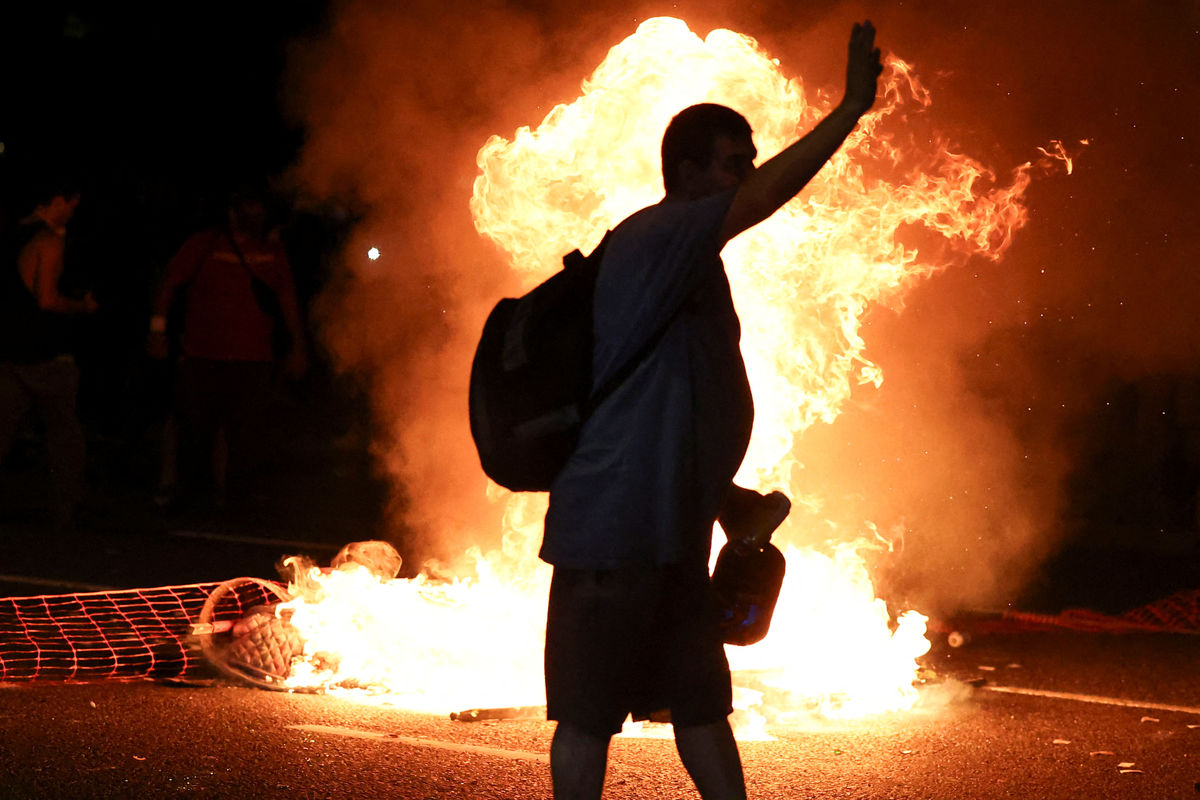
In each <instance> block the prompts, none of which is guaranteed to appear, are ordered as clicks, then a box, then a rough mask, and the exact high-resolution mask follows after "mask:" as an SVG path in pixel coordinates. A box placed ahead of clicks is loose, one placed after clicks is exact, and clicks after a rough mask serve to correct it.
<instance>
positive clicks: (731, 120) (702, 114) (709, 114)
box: [662, 103, 752, 194]
mask: <svg viewBox="0 0 1200 800" xmlns="http://www.w3.org/2000/svg"><path fill="white" fill-rule="evenodd" d="M751 133H752V131H751V129H750V123H749V122H747V121H746V118H745V117H743V116H742V115H741V114H739V113H738V112H736V111H734V110H733V109H732V108H729V107H728V106H722V105H717V104H716V103H699V104H697V105H694V106H688V107H687V108H685V109H684V110H683V111H680V112H679V113H678V114H676V115H675V117H674V119H672V120H671V124H670V125H668V126H667V132H666V133H664V134H663V140H662V173H663V186H664V187H665V188H666V190H667V194H670V193H671V192H673V191H675V190H676V189H677V188H679V166H680V165H681V164H682V163H683V162H684V161H691V162H692V163H694V164H696V165H697V166H700V167H706V166H708V164H709V162H710V161H712V156H713V144H714V143H715V142H716V140H717V137H719V136H728V137H730V138H731V139H740V138H741V137H743V136H746V137H749V136H750V135H751Z"/></svg>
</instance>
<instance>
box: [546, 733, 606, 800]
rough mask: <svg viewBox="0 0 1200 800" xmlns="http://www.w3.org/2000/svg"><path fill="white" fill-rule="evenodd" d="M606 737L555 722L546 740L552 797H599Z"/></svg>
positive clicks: (570, 799)
mask: <svg viewBox="0 0 1200 800" xmlns="http://www.w3.org/2000/svg"><path fill="white" fill-rule="evenodd" d="M608 742H609V737H603V736H596V735H595V734H592V733H588V732H587V731H584V730H581V729H579V728H577V727H575V726H574V725H571V724H570V723H567V722H560V723H558V727H557V728H555V729H554V739H553V740H551V742H550V776H551V779H552V780H553V782H554V800H600V793H601V791H603V789H604V771H605V769H606V768H607V767H608Z"/></svg>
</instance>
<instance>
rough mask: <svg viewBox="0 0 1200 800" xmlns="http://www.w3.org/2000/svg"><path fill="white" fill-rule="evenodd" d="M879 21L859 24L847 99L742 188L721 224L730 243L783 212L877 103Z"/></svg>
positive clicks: (880, 68) (848, 65) (849, 65)
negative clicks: (876, 32)
mask: <svg viewBox="0 0 1200 800" xmlns="http://www.w3.org/2000/svg"><path fill="white" fill-rule="evenodd" d="M882 71H883V66H882V65H881V64H880V61H879V49H878V48H877V47H875V26H874V25H872V24H871V22H870V21H869V20H868V21H867V22H864V23H862V24H861V25H859V24H857V23H855V25H854V29H853V31H851V33H850V52H849V56H848V58H847V62H846V93H845V95H843V97H842V102H841V103H839V104H838V106H837V107H836V108H835V109H834V110H833V111H831V112H830V113H829V115H828V116H827V117H825V119H823V120H821V122H820V123H819V124H818V125H817V126H816V127H815V128H813V129H812V130H811V131H809V132H808V134H807V135H805V136H804V137H803V138H801V139H800V140H798V141H796V142H794V143H792V144H791V145H789V146H788V147H787V148H786V149H784V150H783V151H782V152H781V153H779V154H778V155H776V156H775V157H774V158H771V159H770V160H768V161H767V162H766V163H764V164H763V165H762V166H760V167H758V168H757V169H755V170H754V171H753V172H752V173H751V174H750V175H749V176H747V178H746V180H745V181H744V182H743V183H742V184H741V186H740V187H739V188H738V190H737V193H736V194H735V195H734V197H733V203H732V204H731V205H730V207H729V212H728V213H727V214H726V215H725V222H724V224H723V225H722V228H721V241H722V242H727V241H729V240H730V239H732V238H733V237H734V236H737V235H738V234H739V233H741V232H742V231H744V230H746V229H747V228H752V227H754V226H755V225H757V224H758V223H760V222H762V221H763V220H764V219H766V218H767V217H769V216H771V215H772V214H774V213H775V212H776V211H778V210H779V209H780V208H781V207H782V206H783V205H784V204H785V203H787V202H788V201H789V200H791V199H792V198H793V197H795V196H796V195H797V194H798V193H799V192H800V190H801V189H803V188H804V187H805V186H806V185H807V184H808V182H809V181H810V180H812V178H813V176H814V175H816V174H817V172H818V171H819V170H820V169H821V167H822V166H824V165H825V162H826V161H828V160H829V158H830V157H831V156H832V155H833V154H834V153H835V152H837V149H838V148H839V147H841V145H842V142H844V141H845V140H846V137H847V136H849V135H850V132H851V131H852V130H854V126H855V125H857V124H858V120H859V117H861V116H862V115H863V114H865V113H866V112H867V110H868V109H870V108H871V106H872V105H873V104H874V103H875V93H876V88H877V81H878V78H879V73H880V72H882Z"/></svg>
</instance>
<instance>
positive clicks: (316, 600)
mask: <svg viewBox="0 0 1200 800" xmlns="http://www.w3.org/2000/svg"><path fill="white" fill-rule="evenodd" d="M881 80H882V86H881V91H880V98H879V101H878V102H877V104H876V106H875V108H874V109H873V110H872V111H871V112H870V113H869V114H868V115H867V116H866V117H864V118H863V120H862V122H861V123H860V125H859V127H858V129H857V130H856V131H855V132H854V133H853V134H852V135H851V136H850V138H849V139H848V140H847V142H846V143H845V145H844V146H843V148H842V149H841V150H840V151H839V152H838V154H837V155H836V156H834V158H833V159H832V161H831V162H830V163H829V164H827V165H826V166H825V168H824V169H823V170H822V171H821V172H820V173H819V174H818V175H817V177H816V178H815V179H814V180H813V182H812V184H811V185H810V186H809V187H808V189H807V190H806V191H805V192H804V193H802V195H801V196H800V197H799V198H798V199H796V200H793V201H792V202H791V203H790V204H788V205H787V206H786V207H785V208H783V209H782V210H781V211H780V212H778V213H777V214H775V215H774V216H773V217H772V218H771V219H769V220H767V221H766V222H764V223H762V224H761V225H759V226H758V227H756V228H754V229H752V230H751V231H748V232H747V233H745V234H743V235H742V236H740V237H738V238H737V239H735V240H734V241H732V242H730V243H729V245H728V246H727V247H726V248H725V251H724V259H725V263H726V266H727V270H728V273H729V277H730V282H731V284H732V288H733V294H734V300H735V303H736V305H737V308H738V311H739V314H740V316H741V319H742V324H743V348H742V349H743V352H744V354H745V358H746V363H747V368H748V371H749V374H750V380H751V384H752V386H753V390H754V398H755V404H756V421H755V428H754V436H753V440H752V442H751V445H750V450H749V453H748V454H747V457H746V460H745V463H744V465H743V468H742V471H741V473H740V475H739V482H740V483H742V484H744V485H748V486H752V487H758V488H761V489H763V490H769V489H774V488H780V489H783V490H784V491H785V492H787V494H789V496H791V497H792V499H793V502H794V504H795V507H796V511H794V512H793V515H792V518H791V519H790V520H789V522H788V523H785V525H784V527H783V528H781V529H780V531H779V532H778V533H777V534H776V542H777V543H779V544H780V547H781V549H782V550H783V551H784V553H785V555H786V557H787V562H788V572H787V578H786V581H785V583H784V587H783V590H782V593H781V596H780V599H779V605H778V607H777V610H776V613H775V617H774V623H773V628H772V631H771V633H770V635H769V636H768V637H767V639H766V640H765V641H763V642H762V643H760V644H757V645H754V646H752V647H749V648H730V653H729V655H730V660H731V664H732V666H733V669H734V671H735V683H736V684H738V686H739V691H738V692H737V695H738V699H739V701H740V702H741V704H742V705H745V706H747V708H746V710H745V711H744V712H743V713H742V714H741V715H740V717H741V719H740V722H741V723H742V727H741V728H740V731H739V734H740V735H741V736H743V737H748V736H752V735H755V731H758V733H759V734H761V733H762V730H763V728H762V724H763V723H766V724H767V725H770V724H776V725H780V724H786V722H787V721H788V719H789V718H791V717H792V716H794V715H795V714H798V713H812V712H819V713H822V714H825V715H831V716H844V715H852V716H858V715H864V714H871V713H878V712H884V711H895V710H903V709H907V708H910V707H912V706H913V704H914V703H915V702H916V701H917V699H918V692H917V690H916V689H915V688H914V681H915V678H916V673H917V664H916V659H917V658H918V657H919V656H920V655H922V654H923V653H924V652H925V651H926V650H927V649H928V646H929V643H928V641H927V640H926V639H925V636H924V633H925V618H924V617H923V616H921V615H920V614H918V613H916V612H914V611H909V612H906V613H903V614H900V615H899V616H894V615H893V614H891V613H890V612H889V609H888V607H887V605H886V604H885V602H884V601H883V600H882V599H880V598H877V597H876V595H875V590H874V588H873V585H872V581H871V577H870V574H869V569H868V565H867V562H866V560H865V558H864V554H865V553H867V552H868V551H869V550H870V549H871V548H878V547H880V546H883V545H881V541H882V539H881V537H879V536H878V535H877V533H876V532H875V529H874V526H873V525H872V524H871V523H870V522H869V521H867V520H863V521H862V523H861V525H860V526H859V529H858V530H835V529H834V527H833V525H832V523H821V524H819V526H818V525H815V524H814V520H821V519H822V516H821V514H822V509H823V507H824V505H825V501H824V500H823V499H822V498H821V497H817V496H814V495H813V494H812V493H811V492H810V491H808V490H807V489H806V487H805V485H804V483H803V480H802V477H803V465H802V464H800V463H798V459H797V456H796V455H795V451H796V443H797V441H798V439H799V437H801V436H802V435H803V433H804V431H805V430H807V429H808V428H809V427H810V426H812V425H814V424H817V423H828V422H831V421H832V420H833V419H834V418H836V417H837V416H838V414H839V413H840V411H841V409H842V407H843V405H844V404H845V403H846V401H847V400H848V398H849V397H850V395H851V391H852V389H853V387H854V385H855V384H874V385H875V386H879V385H880V383H881V381H882V379H883V376H882V372H881V370H880V369H879V368H878V367H877V366H876V365H875V364H873V363H871V362H870V361H869V360H868V359H867V358H866V357H865V356H864V347H865V343H864V341H863V339H862V337H861V336H860V334H859V328H860V322H861V319H862V316H863V313H864V311H865V309H866V308H867V307H868V306H870V305H871V304H876V303H886V304H891V305H893V306H898V305H899V303H900V301H901V299H902V296H903V293H904V292H905V290H906V289H907V288H908V287H910V286H911V285H913V284H914V283H915V282H916V281H918V280H920V279H921V278H923V277H927V276H929V275H930V274H932V273H934V272H936V271H937V270H939V269H941V268H943V267H946V266H948V265H950V264H951V263H953V262H954V261H955V260H962V259H965V258H966V257H967V256H970V255H982V256H985V257H988V258H993V259H995V258H999V257H1000V255H1001V254H1002V253H1003V252H1004V251H1005V249H1006V248H1007V247H1008V246H1009V244H1010V242H1011V241H1012V236H1013V234H1014V232H1015V231H1016V230H1017V229H1018V228H1019V227H1021V225H1022V224H1023V223H1024V221H1025V218H1026V212H1025V209H1024V207H1023V206H1022V203H1021V200H1022V196H1023V192H1024V190H1025V187H1026V186H1027V184H1028V182H1029V173H1030V166H1031V165H1029V164H1026V165H1023V166H1022V167H1020V168H1018V169H1017V170H1016V172H1015V173H1014V174H1013V176H1012V178H1011V180H1010V181H1009V182H1008V183H1007V185H1003V183H997V182H996V180H995V178H994V176H993V175H992V174H991V173H990V172H989V171H988V170H987V169H986V168H985V167H983V166H982V165H981V164H979V163H978V162H976V161H974V160H972V159H971V158H969V157H967V156H965V155H962V154H959V153H956V152H953V151H952V150H951V149H950V148H949V147H948V146H946V145H945V144H942V143H939V142H936V141H934V142H924V143H923V146H922V147H920V148H918V147H914V146H912V145H908V144H906V136H905V135H904V131H905V129H906V123H905V119H906V115H908V114H910V113H912V112H914V111H921V110H923V109H924V108H926V107H927V106H929V105H930V103H931V99H930V96H929V93H928V91H927V90H926V89H925V88H924V87H923V86H922V85H921V83H920V81H919V80H918V79H917V77H916V75H915V74H914V72H913V69H912V67H911V66H910V65H908V64H906V63H905V62H904V61H902V60H900V59H899V58H896V57H894V56H890V57H888V58H887V60H886V69H885V72H884V75H883V77H882V79H881ZM704 101H712V102H718V103H723V104H726V105H729V106H731V107H733V108H735V109H737V110H739V111H741V112H742V113H743V114H744V115H745V116H746V117H747V119H749V121H750V123H751V125H752V126H753V128H754V131H755V141H756V144H757V147H758V150H759V153H760V155H761V157H762V158H767V157H770V156H771V155H773V154H774V153H776V152H778V151H779V150H780V149H782V148H783V147H784V146H785V145H787V144H788V143H790V142H791V141H793V140H794V139H795V138H796V137H797V136H798V135H800V134H802V133H803V132H804V131H805V130H807V129H808V128H810V127H812V125H813V124H815V123H816V122H817V121H818V120H819V119H820V118H821V116H822V115H823V114H824V113H825V112H827V111H828V110H829V103H828V100H826V99H817V100H810V99H808V98H806V96H805V93H804V92H803V89H802V86H801V84H800V82H799V80H797V79H789V78H787V77H785V75H784V73H783V71H782V70H781V67H780V64H779V62H778V61H776V60H773V59H772V58H770V57H769V56H768V55H766V54H765V53H764V52H762V50H761V49H760V48H759V47H758V45H757V43H756V42H755V41H754V40H752V39H750V38H748V37H746V36H743V35H740V34H737V33H733V32H731V31H727V30H716V31H713V32H712V33H710V34H709V35H708V36H707V37H706V38H704V39H701V38H700V37H699V36H697V35H696V34H694V33H692V32H691V31H690V30H689V29H688V27H687V25H686V24H684V23H683V22H682V21H680V20H677V19H669V18H659V19H652V20H649V21H647V22H645V23H643V24H642V25H641V26H640V27H639V28H638V29H637V31H636V32H635V33H634V34H633V35H632V36H630V37H629V38H627V39H626V40H625V41H623V42H621V43H620V44H618V45H617V46H615V47H613V48H612V49H611V51H610V52H609V53H608V56H607V57H606V58H605V59H604V61H603V63H601V64H600V66H599V67H598V68H597V69H596V71H595V72H594V73H593V74H592V75H591V77H590V78H588V79H587V81H585V83H584V85H583V93H582V95H581V96H580V97H579V98H578V99H576V100H575V101H574V102H572V103H569V104H566V105H560V106H558V107H556V108H554V109H553V110H552V111H551V112H550V113H549V115H547V116H546V118H545V119H544V120H543V121H542V123H541V125H539V126H538V127H537V128H536V129H534V130H531V129H529V128H522V129H520V130H518V131H517V132H516V134H515V136H514V137H513V138H512V139H511V140H509V139H504V138H502V137H499V136H494V137H492V138H491V139H490V140H489V141H488V142H487V143H486V144H485V145H484V146H483V148H482V149H481V150H480V151H479V154H478V164H479V168H480V172H481V174H480V175H479V177H478V179H477V180H476V183H475V187H474V196H473V197H472V198H471V210H472V213H473V215H474V219H475V224H476V227H477V228H478V230H479V231H480V232H481V233H483V234H484V235H486V236H488V237H490V238H491V239H493V240H494V241H495V242H496V243H498V244H499V245H500V246H501V247H502V248H503V249H504V250H505V251H507V252H508V253H509V254H510V257H511V263H512V267H513V269H515V270H517V271H519V272H520V273H521V275H522V276H523V280H525V282H526V283H527V284H528V285H530V286H532V285H533V284H535V283H536V282H538V281H540V280H542V279H544V278H545V277H547V276H548V275H549V274H551V273H552V272H554V271H555V270H556V269H558V267H559V265H560V259H561V257H562V255H563V253H566V252H568V251H570V250H572V249H574V248H576V247H578V248H581V249H583V250H584V251H585V252H586V251H588V250H589V249H590V248H592V247H593V246H595V244H596V243H597V242H599V240H600V238H601V237H602V236H603V234H604V232H605V231H606V230H607V229H609V228H611V227H613V226H614V225H615V224H616V223H617V222H619V221H620V220H621V219H623V218H624V217H625V216H627V215H628V214H630V213H632V212H633V211H635V210H637V209H639V208H641V207H643V206H646V205H649V204H651V203H654V202H657V200H658V199H660V197H661V194H662V188H661V186H662V184H661V177H660V172H659V160H658V151H659V142H660V138H661V135H662V132H663V130H664V129H665V128H666V125H667V123H668V122H669V120H670V118H671V117H672V116H673V115H674V114H675V113H676V112H678V111H679V110H680V109H682V108H684V107H686V106H688V105H691V104H693V103H697V102H704ZM1055 148H1056V149H1055ZM1042 152H1043V154H1044V155H1045V156H1048V157H1054V158H1059V159H1061V160H1064V161H1065V160H1066V158H1067V157H1066V154H1065V152H1064V151H1063V150H1062V147H1061V145H1057V143H1056V144H1055V145H1053V146H1052V150H1051V151H1046V150H1043V151H1042ZM914 227H923V228H924V229H925V231H926V233H925V234H923V235H927V236H929V235H933V236H937V237H940V239H941V240H942V241H941V245H940V246H939V248H938V251H939V253H940V254H941V255H940V256H939V258H938V259H937V260H936V261H935V260H933V259H931V258H929V257H928V256H923V255H922V253H921V252H920V251H919V250H918V248H917V247H916V246H915V245H914V244H912V243H907V244H906V243H905V236H906V235H907V233H908V232H909V231H911V230H913V229H914ZM948 253H949V254H950V255H947V254H948ZM492 491H493V495H494V499H495V500H496V501H497V502H502V503H505V504H506V514H505V546H504V548H503V550H502V552H497V553H492V554H487V555H484V554H482V553H473V554H472V555H473V556H474V558H475V562H476V565H477V568H476V574H475V575H473V576H472V577H470V578H463V579H459V580H453V581H445V580H434V579H432V578H427V577H422V578H418V579H415V580H411V581H410V580H395V579H389V578H388V576H386V575H383V576H380V575H373V574H371V573H370V572H369V571H368V570H366V569H361V568H357V567H353V566H351V567H348V568H344V569H338V570H332V571H326V572H322V571H319V570H312V571H310V573H309V574H307V575H306V576H305V577H304V580H302V581H301V582H300V584H301V585H300V586H297V587H295V588H296V591H297V593H298V595H299V599H298V600H297V601H296V602H295V603H293V604H292V606H293V608H294V615H293V616H292V624H294V625H296V626H297V627H298V628H300V630H301V633H302V635H303V636H304V637H305V639H306V640H307V642H308V647H307V650H306V656H305V663H304V664H302V665H297V666H296V667H294V668H293V672H292V676H291V678H290V681H291V684H292V685H296V686H322V687H325V688H334V687H358V688H361V687H367V688H370V689H372V690H374V691H375V692H377V693H381V694H385V695H386V696H387V697H388V698H389V701H390V702H394V703H396V704H398V705H402V706H404V707H409V708H414V709H420V710H430V711H437V712H445V711H447V710H453V709H456V708H468V707H473V706H476V707H478V706H491V707H496V706H524V705H537V704H540V703H542V702H544V696H543V693H542V683H541V681H542V661H541V658H542V638H543V620H544V609H545V598H546V590H547V587H548V584H549V568H548V567H546V565H544V564H542V563H541V562H539V561H538V559H537V558H536V550H537V545H538V542H539V540H540V535H541V519H542V515H543V514H544V511H545V498H544V497H543V496H531V495H511V494H508V493H507V492H504V491H502V490H500V489H498V488H496V487H493V490H492ZM842 516H843V517H844V515H842ZM830 542H836V543H830ZM719 543H720V539H718V544H719ZM755 721H757V723H758V727H757V728H755V727H754V723H755Z"/></svg>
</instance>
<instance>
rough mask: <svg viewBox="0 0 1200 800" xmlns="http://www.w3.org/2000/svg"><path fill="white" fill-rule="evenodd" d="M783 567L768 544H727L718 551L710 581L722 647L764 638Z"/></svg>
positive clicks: (784, 565) (734, 542) (773, 610)
mask: <svg viewBox="0 0 1200 800" xmlns="http://www.w3.org/2000/svg"><path fill="white" fill-rule="evenodd" d="M785 568H786V563H785V562H784V558H783V553H781V552H779V548H777V547H775V545H773V544H771V543H769V542H768V543H766V544H765V545H762V546H758V545H755V544H752V543H750V542H745V541H729V542H726V543H725V546H724V547H722V548H721V552H720V553H718V554H717V564H716V566H715V567H714V568H713V574H712V582H713V588H714V589H715V590H716V593H717V597H718V598H719V599H720V601H721V614H722V616H721V633H722V636H723V638H724V640H725V643H726V644H735V645H748V644H754V643H755V642H757V641H760V640H761V639H762V638H763V637H764V636H766V635H767V630H768V629H769V628H770V627H771V615H772V614H773V613H774V612H775V601H776V600H778V599H779V589H780V587H781V586H783V574H784V570H785Z"/></svg>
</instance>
